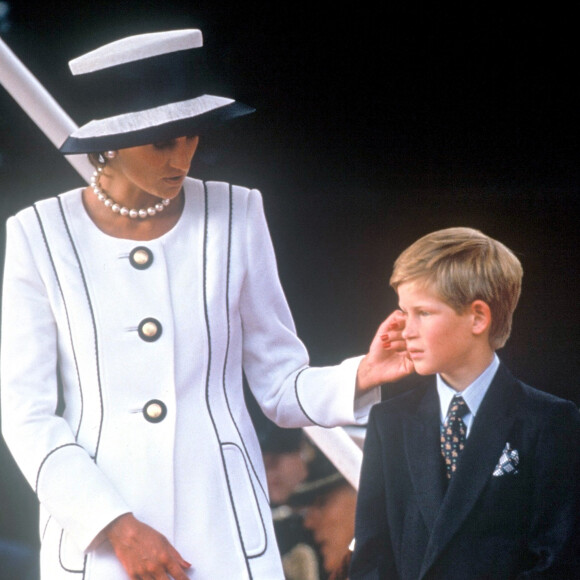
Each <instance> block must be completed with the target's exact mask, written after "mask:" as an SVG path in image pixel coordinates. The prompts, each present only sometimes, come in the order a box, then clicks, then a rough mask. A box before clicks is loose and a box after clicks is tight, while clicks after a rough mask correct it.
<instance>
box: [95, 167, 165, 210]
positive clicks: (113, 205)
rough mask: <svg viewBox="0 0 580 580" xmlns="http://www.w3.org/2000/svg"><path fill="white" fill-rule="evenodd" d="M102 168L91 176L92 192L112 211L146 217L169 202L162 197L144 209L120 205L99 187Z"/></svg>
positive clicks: (162, 208)
mask: <svg viewBox="0 0 580 580" xmlns="http://www.w3.org/2000/svg"><path fill="white" fill-rule="evenodd" d="M102 171H103V169H102V168H101V167H99V168H98V169H97V170H96V171H95V172H94V173H93V175H92V177H91V187H92V188H93V192H94V193H95V195H96V196H97V198H98V200H99V201H101V202H103V204H104V205H105V207H108V208H109V209H110V210H111V211H112V212H114V213H118V214H119V215H122V216H129V217H130V218H132V219H135V218H141V219H145V218H148V217H152V216H154V215H155V214H157V213H159V212H161V211H163V210H164V209H165V208H166V207H167V206H168V205H169V204H170V203H171V200H170V199H162V200H161V201H160V202H158V203H156V204H155V205H154V206H151V207H148V208H146V209H129V208H126V207H124V206H121V205H120V204H118V203H117V202H115V201H114V200H112V199H111V198H110V197H108V196H107V195H106V193H105V192H104V191H103V190H102V189H101V184H100V180H101V173H102Z"/></svg>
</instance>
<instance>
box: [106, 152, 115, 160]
mask: <svg viewBox="0 0 580 580" xmlns="http://www.w3.org/2000/svg"><path fill="white" fill-rule="evenodd" d="M105 157H106V158H107V159H115V157H117V152H116V151H107V152H106V153H105Z"/></svg>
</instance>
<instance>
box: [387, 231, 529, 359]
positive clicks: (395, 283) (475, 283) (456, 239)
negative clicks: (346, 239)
mask: <svg viewBox="0 0 580 580" xmlns="http://www.w3.org/2000/svg"><path fill="white" fill-rule="evenodd" d="M522 276H523V269H522V265H521V264H520V261H519V260H518V259H517V258H516V256H515V255H514V253H513V252H512V251H511V250H509V249H508V248H507V247H506V246H504V245H503V244H502V243H501V242H498V241H497V240H494V239H492V238H490V237H489V236H486V235H485V234H483V233H482V232H480V231H478V230H474V229H471V228H448V229H445V230H439V231H437V232H433V233H431V234H428V235H426V236H423V237H422V238H420V239H419V240H417V241H416V242H415V243H414V244H412V245H411V246H409V247H408V248H407V249H406V250H405V251H404V252H403V253H402V254H401V255H400V256H399V257H398V258H397V260H396V261H395V265H394V268H393V275H392V276H391V280H390V284H391V286H392V287H393V288H394V289H395V291H396V290H397V288H398V287H399V286H400V285H401V284H403V283H404V282H410V281H416V280H421V281H424V282H425V283H426V284H428V285H429V286H431V287H432V288H433V289H434V290H435V292H437V294H438V295H439V297H440V298H441V300H443V301H444V302H446V303H447V304H449V306H451V307H452V308H453V309H454V310H455V311H456V312H462V311H464V309H465V307H466V306H469V305H470V304H471V303H472V302H473V301H474V300H482V301H483V302H485V303H486V304H487V305H488V306H489V308H490V310H491V317H492V320H491V328H490V332H489V342H490V345H491V347H492V348H493V349H494V350H497V349H499V348H501V347H502V346H503V345H504V344H505V343H506V341H507V339H508V338H509V335H510V332H511V327H512V317H513V313H514V310H515V309H516V305H517V303H518V300H519V297H520V293H521V288H522Z"/></svg>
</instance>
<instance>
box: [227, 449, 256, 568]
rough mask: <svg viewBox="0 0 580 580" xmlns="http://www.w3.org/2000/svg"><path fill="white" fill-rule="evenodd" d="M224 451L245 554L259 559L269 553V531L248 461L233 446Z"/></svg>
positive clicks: (228, 482)
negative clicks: (267, 535) (267, 550)
mask: <svg viewBox="0 0 580 580" xmlns="http://www.w3.org/2000/svg"><path fill="white" fill-rule="evenodd" d="M222 450H223V456H224V461H225V466H226V474H227V484H228V488H229V492H230V497H231V498H232V500H233V504H234V514H235V517H236V523H237V525H238V529H239V530H240V534H241V536H242V543H243V546H244V551H245V553H246V555H247V556H248V557H255V556H259V555H260V554H262V553H263V552H264V551H265V550H266V528H265V525H264V519H263V517H262V513H261V512H260V507H259V504H258V498H257V496H256V490H255V488H254V486H253V484H252V478H251V474H250V472H249V470H248V464H247V462H246V458H245V456H244V454H243V453H242V450H241V449H240V448H239V447H238V446H237V445H234V444H233V443H225V444H223V445H222Z"/></svg>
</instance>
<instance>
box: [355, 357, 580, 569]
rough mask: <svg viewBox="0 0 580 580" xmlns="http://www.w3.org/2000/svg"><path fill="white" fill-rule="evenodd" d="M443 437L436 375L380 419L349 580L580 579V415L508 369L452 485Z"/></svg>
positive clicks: (388, 404)
mask: <svg viewBox="0 0 580 580" xmlns="http://www.w3.org/2000/svg"><path fill="white" fill-rule="evenodd" d="M439 429H440V409H439V399H438V395H437V389H436V386H435V379H434V377H428V378H427V379H426V380H424V381H423V383H422V384H421V385H420V386H418V387H416V388H414V389H412V390H411V391H409V392H407V393H404V394H402V395H400V396H397V397H395V398H393V399H391V400H388V401H385V402H382V403H380V404H378V405H376V406H375V407H374V408H373V409H372V411H371V415H370V417H369V425H368V429H367V436H366V441H365V449H364V458H363V466H362V472H361V481H360V487H359V494H358V505H357V514H356V531H355V536H356V545H355V551H354V554H353V557H352V562H351V569H350V575H349V579H350V580H362V579H365V580H370V579H381V580H420V579H429V580H459V579H461V580H475V579H477V580H483V579H485V580H503V579H506V580H508V579H510V580H511V579H515V578H530V579H531V578H557V579H558V580H568V579H580V413H579V412H578V408H577V407H576V406H575V405H574V404H573V403H571V402H569V401H564V400H562V399H559V398H556V397H554V396H552V395H548V394H546V393H542V392H541V391H538V390H536V389H532V388H531V387H529V386H527V385H524V384H523V383H521V382H520V381H518V380H516V379H515V378H514V377H513V376H512V375H511V374H510V373H509V371H508V370H507V369H506V368H505V366H504V365H503V364H501V365H500V367H499V369H498V371H497V373H496V376H495V377H494V379H493V381H492V383H491V385H490V387H489V390H488V392H487V393H486V395H485V397H484V399H483V401H482V403H481V406H480V408H479V410H478V413H477V415H476V417H475V418H474V421H473V424H472V427H471V431H470V435H469V438H468V439H467V442H466V446H465V449H464V451H463V453H462V455H461V457H460V459H459V463H458V467H457V471H456V473H455V475H454V476H453V478H452V480H451V482H450V483H449V485H448V484H447V480H446V478H445V474H444V466H443V459H442V457H441V452H440V444H439ZM506 443H509V444H510V447H511V448H512V449H515V450H517V451H518V454H519V465H518V466H517V473H511V474H507V475H503V476H500V477H497V476H493V472H494V469H495V467H496V465H497V463H498V461H499V458H500V456H501V455H502V451H503V450H504V447H505V445H506Z"/></svg>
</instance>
